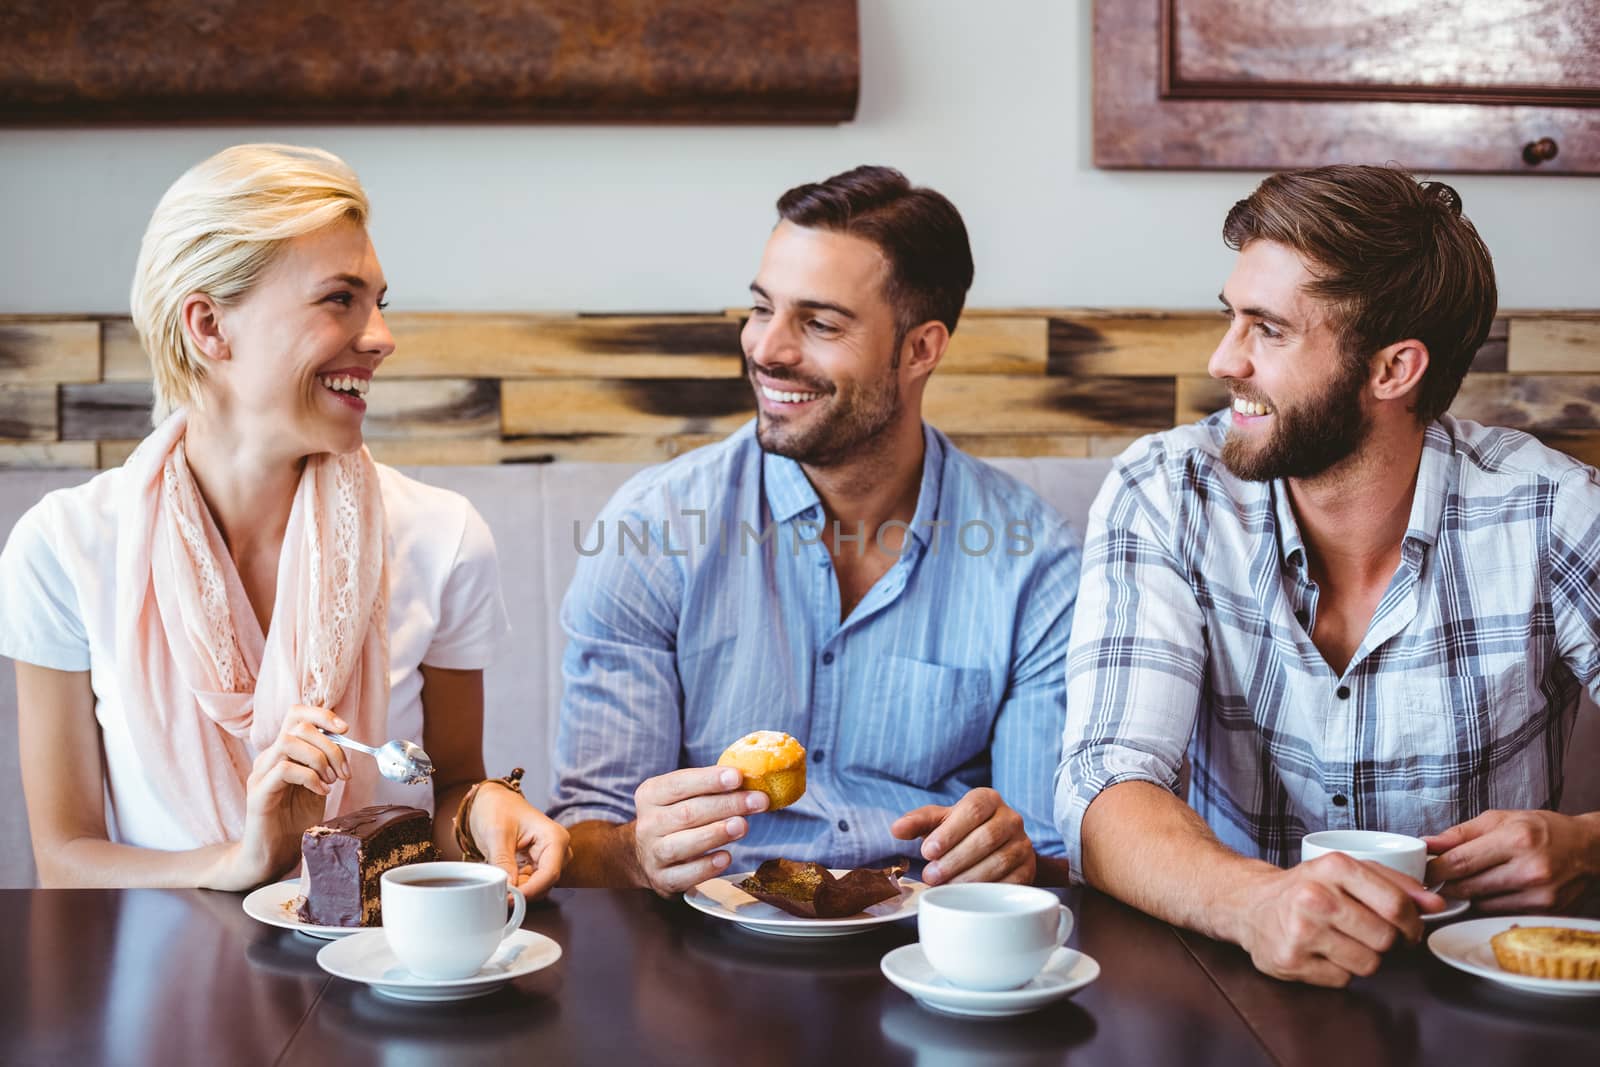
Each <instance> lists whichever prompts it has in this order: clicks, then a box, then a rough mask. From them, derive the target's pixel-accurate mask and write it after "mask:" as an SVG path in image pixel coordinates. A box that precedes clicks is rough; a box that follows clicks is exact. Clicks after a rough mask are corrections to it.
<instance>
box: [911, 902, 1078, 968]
mask: <svg viewBox="0 0 1600 1067" xmlns="http://www.w3.org/2000/svg"><path fill="white" fill-rule="evenodd" d="M1070 933H1072V912H1071V911H1070V910H1068V908H1067V907H1066V906H1065V905H1064V904H1062V903H1061V901H1059V900H1057V899H1056V896H1055V894H1053V893H1051V892H1049V891H1047V890H1044V889H1037V888H1034V887H1033V886H1025V885H1005V884H1000V883H988V882H984V883H978V882H975V883H969V884H964V885H942V886H936V887H935V888H933V889H928V890H925V891H924V892H923V893H922V895H921V896H920V897H918V898H917V935H918V937H919V938H920V940H921V942H922V953H923V955H924V956H926V957H927V959H928V963H929V965H930V966H932V967H933V969H934V970H935V971H937V972H939V975H940V977H942V978H944V979H945V980H946V981H948V982H949V983H950V984H951V985H955V986H960V987H961V988H963V989H977V990H1001V989H1018V988H1020V987H1022V986H1024V985H1027V984H1028V981H1029V980H1030V979H1031V978H1033V976H1034V975H1036V974H1038V973H1039V971H1040V970H1042V969H1043V967H1044V965H1045V963H1047V962H1048V961H1049V959H1050V954H1051V953H1052V952H1054V951H1055V950H1056V949H1057V948H1059V947H1060V946H1061V943H1062V942H1064V941H1065V940H1066V939H1067V935H1068V934H1070Z"/></svg>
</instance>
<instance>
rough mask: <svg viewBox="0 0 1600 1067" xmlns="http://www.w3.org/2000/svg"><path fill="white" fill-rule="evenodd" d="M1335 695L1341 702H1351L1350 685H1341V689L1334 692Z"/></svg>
mask: <svg viewBox="0 0 1600 1067" xmlns="http://www.w3.org/2000/svg"><path fill="white" fill-rule="evenodd" d="M1333 695H1334V696H1336V697H1338V698H1339V699H1340V700H1349V699H1350V687H1349V686H1348V685H1341V686H1340V687H1339V688H1337V689H1335V690H1334V691H1333Z"/></svg>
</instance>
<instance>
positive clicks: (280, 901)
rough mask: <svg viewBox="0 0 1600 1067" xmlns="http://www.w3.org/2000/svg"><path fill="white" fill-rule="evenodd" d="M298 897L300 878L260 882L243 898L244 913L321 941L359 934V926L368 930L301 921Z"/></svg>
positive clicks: (300, 896)
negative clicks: (269, 882)
mask: <svg viewBox="0 0 1600 1067" xmlns="http://www.w3.org/2000/svg"><path fill="white" fill-rule="evenodd" d="M301 899H302V894H301V892H300V879H298V878H291V879H289V880H288V881H287V882H276V883H274V884H272V885H264V886H262V887H261V888H260V889H257V890H256V891H255V892H253V893H251V894H250V895H249V896H247V897H245V898H244V913H245V914H246V915H248V916H250V918H252V919H254V920H256V921H257V922H264V923H266V924H267V925H268V926H279V927H282V928H283V929H285V930H294V931H297V932H298V933H302V934H307V935H309V936H311V937H320V938H322V939H323V940H324V941H334V940H337V939H338V938H341V937H349V936H350V935H351V934H359V933H360V932H361V931H362V930H363V929H370V927H361V926H318V925H317V924H316V923H308V922H304V921H302V920H301V918H300V915H299V907H300V901H301Z"/></svg>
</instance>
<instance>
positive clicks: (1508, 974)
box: [1428, 915, 1600, 997]
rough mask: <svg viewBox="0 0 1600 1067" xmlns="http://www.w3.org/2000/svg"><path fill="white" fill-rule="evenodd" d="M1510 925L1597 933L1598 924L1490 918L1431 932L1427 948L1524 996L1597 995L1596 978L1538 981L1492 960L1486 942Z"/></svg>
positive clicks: (1599, 987) (1536, 917)
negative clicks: (1549, 927)
mask: <svg viewBox="0 0 1600 1067" xmlns="http://www.w3.org/2000/svg"><path fill="white" fill-rule="evenodd" d="M1513 926H1564V927H1567V928H1568V929H1573V930H1588V931H1592V932H1596V933H1600V921H1597V920H1594V919H1568V918H1563V917H1562V916H1559V915H1507V916H1496V917H1495V918H1492V919H1468V920H1467V921H1465V922H1459V923H1455V924H1454V925H1452V926H1446V927H1443V928H1442V929H1439V930H1435V931H1434V932H1433V933H1432V934H1430V935H1428V948H1429V950H1430V951H1432V952H1433V954H1434V955H1435V956H1437V957H1439V958H1440V959H1441V960H1443V961H1444V962H1445V963H1448V964H1449V965H1450V966H1452V967H1454V968H1456V969H1457V970H1461V971H1466V972H1467V973H1468V974H1475V975H1477V976H1478V977H1479V978H1487V979H1488V980H1489V981H1491V982H1498V983H1500V984H1501V985H1504V986H1509V987H1510V988H1512V989H1518V990H1521V991H1522V992H1524V993H1538V994H1541V995H1543V996H1549V997H1596V996H1600V979H1597V980H1592V981H1591V980H1583V979H1572V978H1539V977H1535V976H1533V975H1528V974H1517V973H1515V972H1513V971H1508V970H1506V969H1505V968H1504V967H1501V966H1500V962H1499V961H1498V960H1496V959H1495V956H1494V948H1493V946H1491V945H1490V944H1489V939H1490V938H1492V937H1494V936H1495V935H1496V934H1498V933H1502V932H1504V931H1506V930H1509V929H1510V928H1511V927H1513Z"/></svg>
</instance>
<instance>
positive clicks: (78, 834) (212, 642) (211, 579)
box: [0, 144, 567, 897]
mask: <svg viewBox="0 0 1600 1067" xmlns="http://www.w3.org/2000/svg"><path fill="white" fill-rule="evenodd" d="M367 215H368V204H367V198H366V194H365V192H364V191H363V190H362V188H361V185H360V183H359V182H358V180H357V179H356V176H355V174H354V173H353V172H352V171H351V170H350V169H349V168H348V167H347V166H346V165H345V164H344V163H343V162H342V161H340V160H339V159H337V158H336V157H334V156H332V155H329V154H328V153H326V152H322V151H318V150H315V149H308V148H294V147H289V146H285V145H266V144H258V145H241V146H238V147H235V148H230V149H227V150H226V151H223V152H220V153H218V154H217V155H215V156H213V157H211V158H210V159H208V160H206V161H204V162H203V163H200V164H199V165H198V166H196V167H194V168H193V169H192V170H190V171H189V172H188V173H186V174H185V175H183V176H182V177H181V178H179V179H178V181H177V182H176V183H175V184H174V185H173V186H172V188H171V189H169V190H168V191H167V193H166V195H165V196H164V197H163V198H162V200H161V202H160V204H159V205H158V206H157V207H156V211H155V215H154V217H153V218H152V219H151V220H150V226H149V229H148V230H147V231H146V233H145V237H144V243H143V246H142V247H141V249H140V254H139V262H138V267H137V270H136V273H135V277H134V284H133V299H132V306H133V320H134V325H135V326H136V327H137V329H138V331H139V336H140V339H141V341H142V342H143V344H144V347H145V350H146V352H147V353H148V354H149V356H150V361H151V365H152V370H153V372H154V379H155V391H156V400H157V418H158V424H157V426H156V428H155V431H154V432H153V433H152V434H151V435H150V436H149V437H147V438H146V439H145V440H144V441H143V442H142V443H141V444H140V445H139V447H138V449H136V450H135V451H134V453H133V455H132V456H131V457H130V458H129V459H128V461H127V462H126V463H125V464H124V465H123V466H121V467H119V468H117V469H115V470H111V471H107V472H105V473H103V474H101V475H99V476H98V477H96V478H94V479H93V480H92V481H90V482H88V483H87V484H85V485H82V486H78V487H76V488H73V489H67V490H62V491H60V492H56V493H51V494H50V495H49V496H47V497H45V498H44V500H42V501H41V502H40V503H39V504H38V505H37V506H35V507H34V508H33V509H32V510H30V511H29V512H28V513H27V514H26V515H25V516H23V518H22V520H21V521H20V522H18V524H17V526H16V528H15V529H14V530H13V531H12V533H11V536H10V539H9V541H8V542H7V544H6V548H5V551H4V553H3V554H0V590H3V591H4V592H3V596H0V654H3V655H7V656H10V657H11V658H12V659H14V660H15V661H16V672H17V697H18V708H19V734H20V745H21V755H22V766H23V789H24V793H25V794H26V797H27V802H28V817H29V823H30V826H31V830H32V834H33V846H34V852H35V855H36V857H37V860H38V865H39V876H40V880H41V882H42V883H43V884H44V885H46V886H200V887H205V888H212V889H224V890H242V889H248V888H251V887H253V886H256V885H260V884H262V883H264V882H267V881H270V880H272V879H274V878H277V877H281V876H282V875H284V873H285V872H287V871H290V870H292V869H293V867H294V866H295V863H296V862H297V860H298V858H299V843H300V834H301V831H302V830H304V829H305V828H306V827H307V826H309V825H312V824H314V823H316V822H318V821H319V820H321V819H323V818H325V817H327V816H330V815H333V814H336V813H339V812H344V811H349V810H352V809H354V808H357V807H361V806H363V805H366V804H372V803H409V804H415V805H417V806H421V807H430V808H433V809H434V810H435V811H436V812H437V814H438V815H439V818H437V819H436V820H435V837H436V839H437V843H438V845H439V848H440V849H441V850H442V851H443V853H444V854H445V855H446V856H450V857H454V856H456V855H459V854H460V852H461V849H460V848H459V847H458V845H457V835H456V834H453V833H452V816H453V815H455V814H456V813H457V812H458V811H460V810H461V809H462V808H463V806H464V807H465V808H466V816H467V818H466V825H465V826H464V827H463V831H464V833H463V835H462V836H463V837H464V838H465V840H464V841H463V844H464V845H466V846H467V847H469V848H475V849H479V850H481V852H482V854H484V855H485V856H487V857H488V858H489V859H490V860H491V862H495V863H498V864H499V865H500V866H502V867H503V868H505V869H506V870H507V871H508V873H510V874H511V875H512V880H513V883H514V884H517V885H519V887H520V888H521V889H522V891H523V892H524V893H525V894H526V895H528V896H530V897H532V896H537V895H538V894H540V893H543V892H544V891H546V890H547V889H549V888H550V886H551V885H553V884H554V882H555V880H556V878H557V876H558V875H559V873H560V869H561V864H562V862H563V859H564V856H565V853H566V847H567V834H566V832H565V831H564V830H563V829H562V828H561V827H560V826H558V825H556V824H555V823H554V822H552V821H551V820H549V819H547V818H546V817H545V816H544V815H543V814H541V813H540V812H539V811H538V810H536V809H535V808H533V807H532V806H530V805H529V804H528V803H527V801H525V800H524V799H523V798H522V796H521V794H520V792H518V791H516V789H515V788H513V787H514V786H515V780H514V779H512V780H508V782H509V785H510V786H512V787H508V782H507V781H500V780H490V781H489V782H486V783H483V785H482V786H481V788H474V787H475V786H477V785H478V783H480V781H481V780H482V779H483V778H484V767H483V758H482V724H483V674H482V672H483V668H484V667H485V666H486V665H487V663H488V662H489V660H490V658H491V655H492V652H493V650H494V648H495V646H496V644H497V643H498V642H499V640H500V639H501V638H502V637H503V636H504V632H505V630H506V628H507V624H506V616H505V609H504V605H503V604H502V602H501V598H500V590H499V572H498V564H497V561H496V558H495V550H494V542H493V540H492V538H491V537H490V534H489V531H488V528H487V527H486V526H485V525H484V523H483V520H482V519H481V518H480V517H479V516H478V514H477V513H476V512H475V511H474V510H473V508H472V506H471V505H470V504H468V503H467V502H466V500H464V499H463V498H461V497H460V496H458V495H456V494H454V493H450V492H446V491H444V490H441V489H436V488H431V487H429V486H425V485H422V484H420V483H418V482H415V481H412V480H410V479H408V478H406V477H404V476H403V475H401V474H399V473H397V472H395V471H393V470H391V469H389V468H386V467H380V466H378V465H377V464H375V463H374V462H373V460H372V457H371V455H370V454H369V453H368V452H367V450H366V448H365V447H364V446H363V445H362V418H363V414H364V412H365V410H366V402H365V401H364V400H363V399H362V398H363V396H364V395H365V394H366V392H367V389H368V387H369V385H370V383H371V381H372V378H373V375H374V374H375V373H377V372H378V371H379V370H380V368H381V367H382V365H383V362H384V360H385V359H386V358H387V357H388V356H389V354H390V353H391V352H392V351H393V350H394V339H393V338H392V337H391V336H390V334H389V331H388V329H387V327H386V326H385V325H384V320H383V308H384V306H385V305H384V295H385V289H386V285H385V281H384V277H383V272H382V270H381V268H380V267H379V265H378V259H377V255H376V253H375V252H374V251H373V247H372V242H371V241H370V240H369V239H368V236H367V230H366V220H367ZM322 730H327V731H331V732H333V733H344V734H347V735H348V736H350V737H353V738H355V739H357V740H360V741H363V742H366V743H368V744H375V743H381V742H382V741H384V740H386V739H388V738H392V737H398V738H406V739H409V740H412V741H415V742H418V743H420V744H421V745H422V746H423V747H424V748H426V749H427V750H428V753H429V754H430V755H431V756H432V758H433V761H434V765H435V768H436V770H435V775H434V779H433V783H432V786H431V789H430V787H428V786H405V785H399V784H396V783H393V782H389V781H386V780H384V779H382V778H380V777H379V776H378V774H377V771H376V766H375V763H374V761H373V760H371V759H370V758H368V757H366V756H362V755H347V753H346V750H345V749H343V748H340V747H338V746H336V745H335V744H334V743H333V742H332V741H330V740H328V739H327V737H325V736H324V735H323V734H322V733H321V731H322ZM469 791H470V803H468V804H465V805H463V801H464V800H466V799H467V798H468V796H469ZM519 857H520V862H519Z"/></svg>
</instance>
